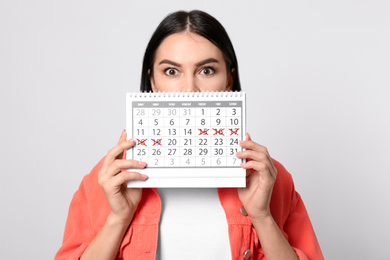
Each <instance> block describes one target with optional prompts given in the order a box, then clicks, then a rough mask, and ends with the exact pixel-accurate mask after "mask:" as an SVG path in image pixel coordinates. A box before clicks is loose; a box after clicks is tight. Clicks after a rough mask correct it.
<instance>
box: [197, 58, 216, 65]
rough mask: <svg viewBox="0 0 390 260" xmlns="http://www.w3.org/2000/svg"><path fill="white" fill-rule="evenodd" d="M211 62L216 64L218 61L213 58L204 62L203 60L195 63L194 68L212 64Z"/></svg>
mask: <svg viewBox="0 0 390 260" xmlns="http://www.w3.org/2000/svg"><path fill="white" fill-rule="evenodd" d="M212 62H216V63H218V60H216V59H214V58H210V59H206V60H203V61H200V62H198V63H196V66H202V65H205V64H207V63H212Z"/></svg>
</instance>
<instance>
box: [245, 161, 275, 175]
mask: <svg viewBox="0 0 390 260" xmlns="http://www.w3.org/2000/svg"><path fill="white" fill-rule="evenodd" d="M241 167H242V168H244V169H247V170H251V169H253V170H256V171H264V170H267V171H269V172H270V173H271V175H272V176H274V174H273V171H274V169H273V167H272V165H271V164H270V163H269V161H268V160H263V161H247V162H246V163H242V164H241Z"/></svg>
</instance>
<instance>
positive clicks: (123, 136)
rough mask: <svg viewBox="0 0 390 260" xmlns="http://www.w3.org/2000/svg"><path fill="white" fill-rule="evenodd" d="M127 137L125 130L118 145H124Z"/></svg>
mask: <svg viewBox="0 0 390 260" xmlns="http://www.w3.org/2000/svg"><path fill="white" fill-rule="evenodd" d="M126 137H127V133H126V130H125V129H123V131H122V133H121V137H120V138H119V141H118V144H120V143H122V142H123V141H126Z"/></svg>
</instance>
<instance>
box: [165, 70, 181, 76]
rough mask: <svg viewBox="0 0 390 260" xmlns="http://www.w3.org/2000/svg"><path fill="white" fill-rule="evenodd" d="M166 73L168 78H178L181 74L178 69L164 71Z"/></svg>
mask: <svg viewBox="0 0 390 260" xmlns="http://www.w3.org/2000/svg"><path fill="white" fill-rule="evenodd" d="M164 73H165V75H167V76H176V75H177V74H178V73H179V71H178V70H177V69H172V68H170V69H166V70H164Z"/></svg>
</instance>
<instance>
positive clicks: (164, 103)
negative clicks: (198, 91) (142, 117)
mask: <svg viewBox="0 0 390 260" xmlns="http://www.w3.org/2000/svg"><path fill="white" fill-rule="evenodd" d="M241 106H242V101H204V102H199V101H186V102H183V101H179V102H171V101H158V102H155V101H143V102H138V101H133V107H147V108H148V107H241Z"/></svg>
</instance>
